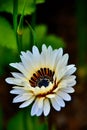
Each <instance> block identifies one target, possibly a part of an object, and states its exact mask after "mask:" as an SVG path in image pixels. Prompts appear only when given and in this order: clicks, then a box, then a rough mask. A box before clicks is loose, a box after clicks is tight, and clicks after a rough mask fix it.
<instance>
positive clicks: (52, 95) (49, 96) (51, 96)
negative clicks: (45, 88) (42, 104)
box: [46, 94, 55, 98]
mask: <svg viewBox="0 0 87 130" xmlns="http://www.w3.org/2000/svg"><path fill="white" fill-rule="evenodd" d="M46 97H47V98H54V97H55V94H49V95H46Z"/></svg>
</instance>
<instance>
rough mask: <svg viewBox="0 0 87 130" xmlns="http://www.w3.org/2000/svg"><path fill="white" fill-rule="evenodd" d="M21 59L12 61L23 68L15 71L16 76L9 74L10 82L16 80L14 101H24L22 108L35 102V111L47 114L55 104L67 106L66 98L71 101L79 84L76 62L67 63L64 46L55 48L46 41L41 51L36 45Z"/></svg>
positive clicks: (39, 113)
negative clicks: (46, 43)
mask: <svg viewBox="0 0 87 130" xmlns="http://www.w3.org/2000/svg"><path fill="white" fill-rule="evenodd" d="M20 58H21V62H20V63H11V64H10V65H11V66H12V67H14V68H16V69H17V70H19V72H13V73H12V75H13V77H9V78H6V82H7V83H9V84H13V85H15V86H13V90H11V91H10V93H12V94H16V95H17V96H16V97H15V98H14V99H13V103H18V102H22V104H21V105H20V106H19V108H24V107H27V106H29V105H30V104H31V103H33V105H32V108H31V115H37V116H40V115H41V114H42V113H43V114H44V115H45V116H47V115H48V114H49V112H50V108H51V105H52V106H53V108H54V109H55V110H57V111H60V110H61V107H64V106H65V102H64V101H70V100H71V96H70V95H69V94H68V93H73V92H74V89H73V88H72V87H73V86H74V85H75V84H76V81H75V78H76V76H75V75H72V74H73V73H74V72H75V71H76V67H75V65H73V64H72V65H67V63H68V58H69V55H68V54H64V55H63V49H62V48H59V49H55V50H53V49H52V47H51V46H49V47H48V48H47V47H46V45H42V51H41V53H40V52H39V50H38V48H37V47H36V46H33V48H32V52H30V51H27V52H21V56H20Z"/></svg>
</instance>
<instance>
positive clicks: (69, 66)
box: [65, 65, 76, 76]
mask: <svg viewBox="0 0 87 130" xmlns="http://www.w3.org/2000/svg"><path fill="white" fill-rule="evenodd" d="M74 66H75V65H68V66H67V68H66V70H67V71H66V73H65V75H68V76H69V75H71V74H73V73H74V72H75V71H76V67H74Z"/></svg>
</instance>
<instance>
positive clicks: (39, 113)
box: [36, 108, 43, 116]
mask: <svg viewBox="0 0 87 130" xmlns="http://www.w3.org/2000/svg"><path fill="white" fill-rule="evenodd" d="M42 112H43V109H42V108H39V109H38V111H37V113H36V116H40V115H41V114H42Z"/></svg>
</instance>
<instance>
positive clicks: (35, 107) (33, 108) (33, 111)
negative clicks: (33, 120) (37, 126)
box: [31, 99, 38, 116]
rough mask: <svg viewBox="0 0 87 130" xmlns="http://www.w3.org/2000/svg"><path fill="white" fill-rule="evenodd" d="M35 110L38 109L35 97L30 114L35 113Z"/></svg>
mask: <svg viewBox="0 0 87 130" xmlns="http://www.w3.org/2000/svg"><path fill="white" fill-rule="evenodd" d="M37 111H38V100H37V99H36V100H35V102H34V104H33V106H32V109H31V115H32V116H34V115H36V113H37Z"/></svg>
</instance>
